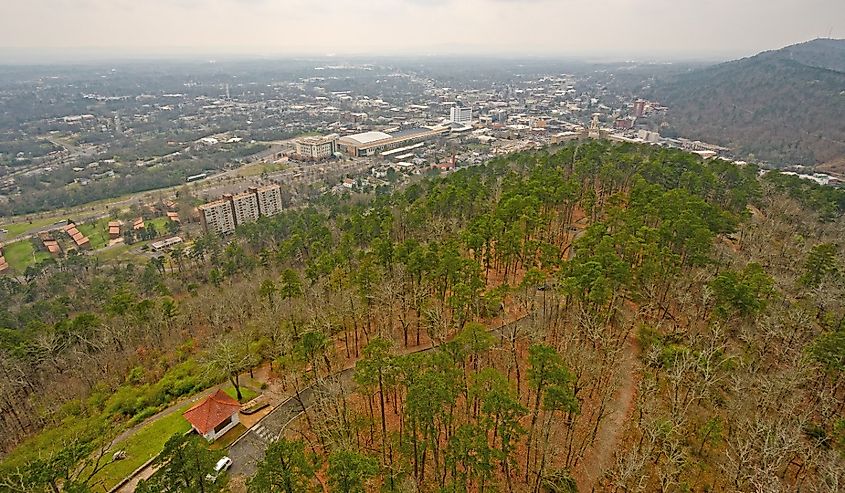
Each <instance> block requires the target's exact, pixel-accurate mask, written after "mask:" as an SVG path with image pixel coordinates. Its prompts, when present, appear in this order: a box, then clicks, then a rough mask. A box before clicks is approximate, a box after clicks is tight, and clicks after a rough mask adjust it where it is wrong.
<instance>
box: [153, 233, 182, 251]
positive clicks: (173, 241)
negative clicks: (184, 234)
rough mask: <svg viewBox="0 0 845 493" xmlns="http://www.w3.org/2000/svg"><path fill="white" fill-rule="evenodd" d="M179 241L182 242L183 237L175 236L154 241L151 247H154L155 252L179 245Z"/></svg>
mask: <svg viewBox="0 0 845 493" xmlns="http://www.w3.org/2000/svg"><path fill="white" fill-rule="evenodd" d="M179 243H182V238H181V237H179V236H174V237H173V238H167V239H166V240H159V241H154V242H152V243H150V248H152V249H153V251H154V252H158V251H159V250H164V249H165V248H170V247H172V246H175V245H178V244H179Z"/></svg>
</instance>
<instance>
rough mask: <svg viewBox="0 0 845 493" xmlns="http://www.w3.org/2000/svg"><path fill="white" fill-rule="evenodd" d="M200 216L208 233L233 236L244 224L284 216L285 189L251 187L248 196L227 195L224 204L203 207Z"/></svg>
mask: <svg viewBox="0 0 845 493" xmlns="http://www.w3.org/2000/svg"><path fill="white" fill-rule="evenodd" d="M199 212H200V221H201V222H202V226H203V229H204V230H205V232H206V233H217V234H221V235H225V234H230V233H233V232H234V231H235V228H237V227H238V226H240V225H242V224H247V223H252V222H255V221H257V220H258V218H259V217H261V216H275V215H276V214H278V213H280V212H282V189H281V187H280V186H279V185H270V186H266V187H261V188H256V187H251V188H249V189H248V190H247V191H246V192H243V193H239V194H236V195H224V196H223V198H222V199H220V200H215V201H214V202H209V203H207V204H203V205H201V206H199Z"/></svg>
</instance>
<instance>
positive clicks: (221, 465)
mask: <svg viewBox="0 0 845 493" xmlns="http://www.w3.org/2000/svg"><path fill="white" fill-rule="evenodd" d="M230 467H232V459H230V458H228V457H223V458H222V459H220V460H219V461H217V464H215V465H214V472H213V473H211V474H207V475H206V476H205V479H207V480H209V481H211V482H214V481H217V477H218V476H220V473H221V472H224V471H228V470H229V468H230Z"/></svg>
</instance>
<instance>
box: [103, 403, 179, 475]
mask: <svg viewBox="0 0 845 493" xmlns="http://www.w3.org/2000/svg"><path fill="white" fill-rule="evenodd" d="M191 405H192V404H186V405H185V406H183V407H182V408H180V409H179V410H178V411H176V412H174V413H173V414H169V415H167V416H165V417H163V418H161V419H157V420H155V421H153V422H152V423H150V424H149V425H147V426H145V427H143V428H141V429H140V430H139V431H138V432H137V433H135V434H134V435H132V436H131V437H129V438H127V439H126V440H124V441H122V442H120V443H119V444H116V445H115V446H114V447H113V448H114V449H115V450H125V451H126V459H124V460H121V461H117V462H115V463H114V464H112V465H110V466H108V467H106V468H105V469H103V470H102V471H101V472H100V473H99V474H98V475H97V476H96V477H95V479H94V481H102V482H103V486H104V487H105V489H106V490H109V489H111V488H112V487H113V486H114V485H116V484H117V483H119V482H120V481H122V480H123V478H125V477H127V476H129V475H130V474H132V472H133V471H135V469H137V468H138V467H140V466H141V465H142V464H143V463H144V462H147V461H148V460H150V459H152V458H153V457H155V456H156V455H158V454H159V453H160V452H161V450H162V449H163V448H164V444H165V442H167V440H168V439H169V438H170V437H172V436H173V435H174V434H175V433H185V432H187V431H188V430H190V429H191V425H190V424H189V423H188V422H187V421H185V418H183V417H182V413H183V412H185V410H187V409H188V408H189V407H190V406H191Z"/></svg>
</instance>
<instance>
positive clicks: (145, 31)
mask: <svg viewBox="0 0 845 493" xmlns="http://www.w3.org/2000/svg"><path fill="white" fill-rule="evenodd" d="M828 35H832V37H845V0H359V1H354V0H0V49H2V52H3V53H5V54H7V55H8V54H15V53H28V52H33V51H39V50H43V49H47V50H49V51H52V52H54V53H55V52H57V51H61V52H67V53H80V52H83V53H84V52H88V53H98V54H107V55H111V56H114V55H117V56H120V55H127V56H128V55H133V56H135V55H167V54H170V55H177V54H178V55H184V54H200V55H203V56H208V55H214V54H215V53H217V54H221V55H223V54H247V55H283V54H329V53H336V54H383V55H395V54H463V53H485V54H536V55H587V56H595V55H610V56H616V57H643V56H648V55H653V56H654V57H677V56H681V57H702V56H704V57H735V56H740V55H748V54H753V53H756V52H758V51H761V50H765V49H771V48H779V47H781V46H785V45H788V44H792V43H795V42H800V41H805V40H808V39H811V38H815V37H826V36H828Z"/></svg>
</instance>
